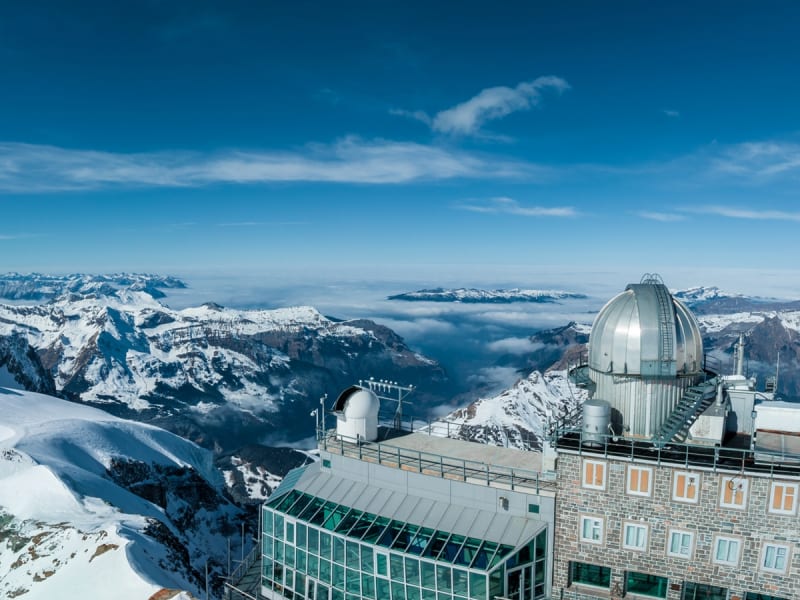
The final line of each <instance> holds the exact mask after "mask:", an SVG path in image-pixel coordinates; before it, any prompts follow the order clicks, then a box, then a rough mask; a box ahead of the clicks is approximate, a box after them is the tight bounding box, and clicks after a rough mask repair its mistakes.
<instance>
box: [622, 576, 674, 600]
mask: <svg viewBox="0 0 800 600" xmlns="http://www.w3.org/2000/svg"><path fill="white" fill-rule="evenodd" d="M625 593H626V594H641V595H642V596H652V597H653V598H666V597H667V578H666V577H659V576H658V575H647V574H645V573H634V572H632V571H629V572H627V573H625Z"/></svg>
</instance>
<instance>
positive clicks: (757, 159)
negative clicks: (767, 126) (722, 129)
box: [711, 141, 800, 179]
mask: <svg viewBox="0 0 800 600" xmlns="http://www.w3.org/2000/svg"><path fill="white" fill-rule="evenodd" d="M711 168H712V171H714V172H716V173H718V174H722V175H735V176H740V177H756V178H759V179H769V178H773V177H776V176H780V175H796V174H798V173H800V144H797V143H794V142H787V141H761V142H746V143H743V144H736V145H733V146H728V147H725V148H723V149H721V150H720V151H719V153H718V154H717V155H716V156H714V157H713V158H712V162H711Z"/></svg>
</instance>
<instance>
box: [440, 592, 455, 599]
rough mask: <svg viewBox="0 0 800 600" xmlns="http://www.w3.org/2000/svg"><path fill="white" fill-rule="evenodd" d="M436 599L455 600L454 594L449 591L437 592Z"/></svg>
mask: <svg viewBox="0 0 800 600" xmlns="http://www.w3.org/2000/svg"><path fill="white" fill-rule="evenodd" d="M436 600H453V594H448V593H447V592H439V593H438V594H436Z"/></svg>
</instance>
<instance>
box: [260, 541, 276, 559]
mask: <svg viewBox="0 0 800 600" xmlns="http://www.w3.org/2000/svg"><path fill="white" fill-rule="evenodd" d="M274 551H275V540H274V539H273V538H271V537H264V540H263V542H262V543H261V552H262V553H263V554H264V556H266V557H267V558H272V556H273V554H272V553H273V552H274Z"/></svg>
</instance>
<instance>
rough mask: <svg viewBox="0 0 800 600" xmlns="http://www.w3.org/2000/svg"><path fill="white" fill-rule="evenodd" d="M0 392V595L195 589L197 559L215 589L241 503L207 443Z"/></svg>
mask: <svg viewBox="0 0 800 600" xmlns="http://www.w3.org/2000/svg"><path fill="white" fill-rule="evenodd" d="M0 403H2V407H3V410H2V418H1V419H0V597H2V598H17V597H24V598H26V599H31V600H36V599H48V600H49V599H51V598H63V597H65V596H64V591H65V590H69V594H70V597H71V598H118V599H121V600H125V599H128V598H130V599H131V600H133V599H136V600H142V599H146V598H149V597H151V596H153V597H155V596H154V595H155V594H157V593H159V592H161V594H162V597H174V595H173V594H172V593H167V592H166V591H163V592H162V590H176V591H180V590H184V592H190V593H191V594H192V595H193V596H195V597H201V593H202V595H203V596H204V595H205V589H204V588H205V568H206V562H207V561H208V565H209V569H210V573H211V581H212V582H215V586H216V587H215V588H214V589H212V597H219V591H220V588H219V579H218V577H219V576H221V575H223V574H224V573H223V565H226V563H227V538H228V537H229V536H233V537H234V543H235V544H236V540H238V537H237V536H236V535H235V534H236V532H237V531H239V526H240V522H241V519H242V517H243V514H242V512H241V511H240V510H239V509H238V508H237V507H236V506H234V505H233V504H232V503H231V502H230V501H229V500H227V499H226V497H225V495H224V482H223V480H222V476H221V474H220V473H219V471H218V470H216V469H215V467H214V463H213V457H212V455H211V453H210V452H208V451H206V450H203V449H201V448H200V447H198V446H196V445H195V444H193V443H191V442H188V441H186V440H184V439H182V438H180V437H178V436H176V435H174V434H171V433H169V432H167V431H164V430H162V429H158V428H156V427H152V426H149V425H144V424H141V423H136V422H132V421H126V420H123V419H119V418H117V417H114V416H112V415H110V414H108V413H105V412H103V411H101V410H98V409H95V408H91V407H87V406H81V405H79V404H76V403H73V402H68V401H66V400H61V399H57V398H53V397H50V396H45V395H42V394H36V393H32V392H25V391H18V390H9V389H5V388H2V389H0ZM234 547H235V548H237V549H238V544H236V545H235V546H234ZM177 597H184V598H187V597H188V596H187V594H186V593H183V595H182V596H177Z"/></svg>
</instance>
